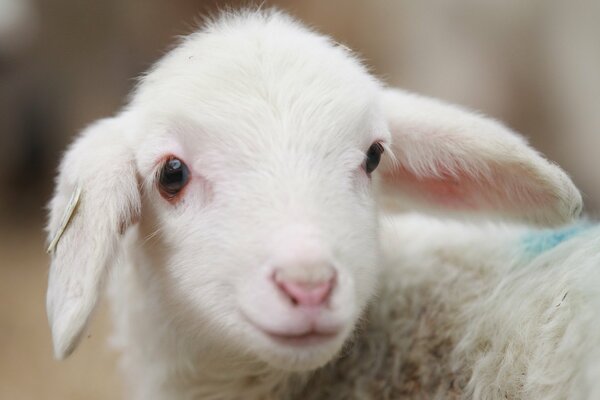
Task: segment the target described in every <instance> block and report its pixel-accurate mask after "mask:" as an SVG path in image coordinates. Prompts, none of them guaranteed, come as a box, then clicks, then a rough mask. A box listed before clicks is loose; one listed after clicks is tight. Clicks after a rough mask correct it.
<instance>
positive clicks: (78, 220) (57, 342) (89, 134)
mask: <svg viewBox="0 0 600 400" xmlns="http://www.w3.org/2000/svg"><path fill="white" fill-rule="evenodd" d="M123 130H124V129H123V128H122V127H121V121H120V120H119V119H118V118H113V119H106V120H101V121H99V122H97V123H95V124H94V125H92V126H91V127H89V128H87V129H86V130H85V131H84V132H83V133H82V134H81V136H80V137H79V138H78V139H77V140H76V141H75V142H74V143H73V145H72V146H71V147H70V149H69V150H68V152H67V153H66V155H65V156H64V158H63V160H62V163H61V165H60V172H59V176H58V179H57V183H56V190H55V194H54V198H53V199H52V201H51V202H50V205H49V209H50V218H49V224H48V232H49V235H50V240H52V238H53V237H55V236H56V235H57V234H59V233H58V232H60V230H61V229H60V228H61V223H62V220H63V219H64V217H65V215H64V214H65V212H66V210H68V208H69V207H68V203H69V200H70V198H71V197H72V193H73V192H74V191H75V190H76V188H81V195H80V200H79V202H78V204H77V206H76V208H75V210H74V212H73V214H72V216H71V218H70V220H69V223H68V224H67V226H66V229H65V230H64V233H63V234H62V235H61V236H60V240H59V241H58V242H57V243H56V246H55V248H54V250H53V252H52V260H51V265H50V276H49V281H48V293H47V298H46V307H47V312H48V319H49V322H50V328H51V330H52V338H53V342H54V354H55V356H56V357H57V358H59V359H62V358H65V357H67V356H68V355H69V354H70V353H71V352H72V351H73V350H74V349H75V347H76V345H77V343H78V341H79V339H80V337H81V335H82V333H83V331H84V329H85V327H86V325H87V323H88V320H89V318H90V315H91V314H92V311H93V310H94V308H95V306H96V303H97V302H98V297H99V293H100V291H101V289H102V282H103V280H104V278H105V276H106V274H107V270H108V268H109V266H110V265H111V264H112V263H113V262H114V261H115V257H116V253H117V251H118V244H119V243H118V242H119V239H120V236H121V235H122V233H123V232H124V231H125V229H126V228H127V227H128V226H129V225H130V224H131V223H132V222H133V221H135V220H136V219H137V218H138V216H139V213H140V195H139V189H138V184H137V177H136V168H135V165H134V161H133V156H132V153H131V151H130V149H129V148H128V146H127V144H126V140H125V135H124V134H123V133H124V132H123Z"/></svg>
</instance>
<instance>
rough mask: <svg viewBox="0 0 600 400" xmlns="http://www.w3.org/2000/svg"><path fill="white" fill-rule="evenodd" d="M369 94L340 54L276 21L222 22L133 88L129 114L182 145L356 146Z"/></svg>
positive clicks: (364, 133) (368, 132) (365, 130)
mask: <svg viewBox="0 0 600 400" xmlns="http://www.w3.org/2000/svg"><path fill="white" fill-rule="evenodd" d="M378 93H379V84H378V83H377V82H376V80H375V79H373V78H372V77H371V76H370V75H369V74H368V73H367V71H366V70H365V68H364V67H363V66H362V65H361V64H360V63H359V62H358V61H357V60H356V59H355V58H354V57H353V56H351V55H350V54H349V53H348V51H347V50H345V49H344V48H341V47H339V46H336V45H335V44H334V43H332V42H331V41H330V40H328V39H327V38H325V37H323V36H320V35H317V34H315V33H312V32H310V31H308V30H306V29H305V28H303V27H301V26H300V25H298V24H296V23H295V22H293V21H291V20H289V18H287V17H284V16H279V15H271V16H268V17H265V16H264V15H263V16H261V15H246V16H238V17H231V18H230V19H225V20H221V21H219V22H216V23H213V24H212V25H209V26H208V27H207V28H206V29H205V30H203V31H200V32H197V33H195V34H192V35H190V36H189V37H187V38H186V39H185V40H184V41H183V42H182V43H181V44H180V45H179V46H178V47H177V48H175V49H174V50H172V51H171V52H170V53H169V54H167V55H166V56H165V57H164V58H163V59H162V60H161V61H160V62H159V63H158V64H157V66H156V67H155V68H154V69H153V70H151V71H150V72H149V73H148V74H147V75H146V76H145V77H144V78H143V80H142V83H141V85H140V87H139V89H138V90H137V92H136V94H135V95H134V98H133V100H132V105H131V106H132V107H131V108H132V109H136V110H143V112H144V113H145V117H144V120H145V121H146V122H147V123H148V124H151V125H153V126H152V127H150V128H149V129H146V130H144V132H145V133H144V134H148V132H154V131H161V133H162V134H163V135H165V134H166V135H172V136H176V137H177V139H178V140H182V141H186V142H187V143H186V145H192V146H194V145H201V144H203V145H206V144H210V145H211V146H214V145H218V144H223V145H225V146H228V147H231V146H245V147H246V148H248V149H250V150H256V151H260V150H261V149H260V148H258V147H259V146H261V145H270V146H272V145H273V144H289V145H292V146H296V147H298V146H311V149H313V150H314V149H316V148H326V147H331V146H332V145H334V144H335V145H337V146H343V145H348V146H364V145H365V144H366V143H367V142H368V141H369V140H372V139H373V138H374V137H376V136H378V135H379V136H382V135H383V134H384V132H377V130H378V128H377V127H376V125H377V124H376V121H377V119H378V113H379V110H378V104H377V97H378Z"/></svg>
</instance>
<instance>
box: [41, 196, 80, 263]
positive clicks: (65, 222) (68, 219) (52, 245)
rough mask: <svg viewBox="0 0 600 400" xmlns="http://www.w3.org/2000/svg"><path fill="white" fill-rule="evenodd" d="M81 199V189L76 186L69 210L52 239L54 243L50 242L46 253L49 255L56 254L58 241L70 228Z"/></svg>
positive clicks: (66, 211)
mask: <svg viewBox="0 0 600 400" xmlns="http://www.w3.org/2000/svg"><path fill="white" fill-rule="evenodd" d="M80 198H81V187H80V186H76V187H75V190H74V191H73V194H71V198H70V199H69V202H68V203H67V208H66V209H65V213H64V214H63V217H62V220H61V221H60V225H59V227H58V230H57V231H56V232H55V233H54V236H53V237H52V241H50V245H49V246H48V249H47V250H46V252H47V253H48V254H52V253H54V250H56V245H57V244H58V241H59V240H60V238H61V237H62V235H63V233H65V230H66V229H67V227H68V226H69V222H71V218H72V217H73V215H75V211H76V210H77V205H78V204H79V199H80Z"/></svg>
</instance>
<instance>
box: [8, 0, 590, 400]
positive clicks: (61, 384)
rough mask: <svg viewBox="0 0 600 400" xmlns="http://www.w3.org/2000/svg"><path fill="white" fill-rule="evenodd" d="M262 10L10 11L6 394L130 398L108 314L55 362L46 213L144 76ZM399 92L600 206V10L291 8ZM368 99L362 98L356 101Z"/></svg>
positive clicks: (68, 2)
mask: <svg viewBox="0 0 600 400" xmlns="http://www.w3.org/2000/svg"><path fill="white" fill-rule="evenodd" d="M249 4H251V3H249V2H247V1H234V0H232V1H216V0H212V1H209V0H206V1H200V0H169V1H167V0H103V1H97V0H0V399H11V400H20V399H42V398H43V399H47V400H51V399H68V400H71V399H107V398H110V399H118V398H121V395H120V393H121V385H122V383H121V382H120V380H119V378H118V374H117V373H116V356H115V354H114V353H112V352H111V350H110V348H109V346H108V345H107V343H106V339H107V332H108V331H109V330H110V322H109V318H108V317H107V312H106V306H103V307H102V309H101V310H100V312H99V315H98V316H97V317H98V318H96V320H95V321H94V323H93V324H92V327H91V329H90V331H89V334H88V335H87V337H86V339H85V340H84V342H83V343H82V346H81V347H80V349H79V350H78V351H77V352H76V353H75V354H74V356H73V357H72V358H71V359H69V360H68V361H66V362H62V363H57V362H55V361H53V359H52V354H51V343H50V332H49V330H48V328H47V323H46V316H45V310H44V296H45V289H46V278H47V264H48V259H47V256H46V255H45V253H44V245H43V244H44V234H43V232H42V229H43V225H44V205H45V203H46V202H47V201H48V199H49V196H50V193H51V190H52V179H53V175H54V173H55V170H56V166H57V163H58V160H59V157H60V155H61V152H62V151H63V150H64V148H65V146H66V145H67V144H68V143H69V142H70V140H71V139H72V138H73V136H74V135H75V134H76V133H77V132H78V131H79V130H80V129H82V128H83V127H84V126H85V125H86V124H88V123H90V122H92V121H94V120H95V119H97V118H100V117H103V116H107V115H110V114H112V113H114V112H115V111H116V110H118V109H119V107H120V106H121V105H123V104H124V101H125V98H126V96H127V93H128V92H129V91H130V89H131V88H132V86H133V85H134V82H135V80H134V78H135V77H136V76H138V75H139V74H140V73H141V72H142V71H144V70H146V69H147V68H148V67H149V66H150V65H151V64H152V63H153V62H154V61H155V60H156V59H157V58H159V57H160V56H161V55H162V54H164V52H165V51H166V50H167V49H168V48H169V45H170V44H171V43H173V39H174V37H175V36H177V35H181V34H185V33H189V32H191V31H192V30H194V29H195V28H196V27H197V26H198V24H199V21H201V17H202V16H203V15H206V14H212V13H214V12H215V11H216V10H218V9H219V8H224V7H231V8H238V7H241V6H244V5H249ZM264 4H265V6H270V5H275V6H277V7H279V8H282V9H284V10H287V11H288V12H290V13H291V14H293V15H295V16H297V17H298V18H300V19H302V20H303V21H305V22H306V23H308V24H310V25H311V26H313V27H315V28H317V29H318V30H320V31H322V32H324V33H327V34H330V35H332V36H334V37H335V38H336V39H337V40H338V41H340V42H342V43H344V44H346V45H347V46H348V47H351V48H352V49H354V50H356V51H357V52H358V53H359V54H361V55H362V57H363V58H364V60H365V61H366V62H367V63H368V64H369V65H370V66H371V67H372V71H373V72H374V73H375V74H376V75H377V76H379V77H380V78H382V79H383V80H385V81H386V82H387V83H389V84H390V85H397V86H401V87H403V88H406V89H409V90H412V91H416V92H419V93H423V94H426V95H430V96H435V97H439V98H442V99H444V100H447V101H451V102H455V103H459V104H463V105H465V106H468V107H472V108H474V109H477V110H479V111H481V112H483V113H486V114H488V115H491V116H493V117H495V118H497V119H500V120H502V121H504V122H505V123H506V124H507V125H509V126H510V127H512V128H514V129H515V130H517V131H520V132H522V133H523V134H524V135H525V136H527V137H528V138H529V140H530V141H531V143H532V144H533V145H534V146H535V147H536V148H538V149H539V150H541V151H542V152H543V153H545V154H546V155H547V156H548V157H549V158H550V159H552V160H554V161H556V162H557V163H559V164H560V165H561V166H562V167H563V168H564V169H566V170H567V171H568V172H569V173H570V174H571V176H572V177H573V178H574V180H575V182H576V183H577V185H578V186H579V187H580V188H581V189H582V191H583V193H584V198H585V202H586V205H587V209H586V210H587V212H588V213H589V214H591V215H597V214H598V212H599V211H600V178H599V177H598V175H597V171H598V169H599V168H600V157H599V156H598V149H599V145H600V24H599V23H598V21H600V2H599V1H596V0H589V1H587V0H573V1H567V0H564V1H545V0H528V1H522V0H497V1H492V0H486V1H481V0H454V1H451V2H449V1H445V0H430V1H427V2H424V1H419V0H397V1H393V0H369V1H366V0H302V1H299V0H296V1H293V0H281V1H265V2H264ZM357 95H358V94H357Z"/></svg>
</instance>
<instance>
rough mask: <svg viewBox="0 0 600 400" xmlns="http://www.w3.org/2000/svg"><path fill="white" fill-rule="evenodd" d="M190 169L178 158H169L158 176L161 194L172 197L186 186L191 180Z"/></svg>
mask: <svg viewBox="0 0 600 400" xmlns="http://www.w3.org/2000/svg"><path fill="white" fill-rule="evenodd" d="M189 177H190V171H189V169H188V167H187V165H185V163H184V162H183V161H181V160H180V159H178V158H175V157H171V158H169V159H168V160H167V161H166V162H165V164H164V165H163V167H162V169H161V170H160V175H159V178H158V187H159V189H160V192H161V194H162V195H163V196H164V197H166V198H172V197H175V196H176V195H177V193H179V192H180V191H181V189H183V188H184V187H185V184H186V183H187V181H188V180H189Z"/></svg>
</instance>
